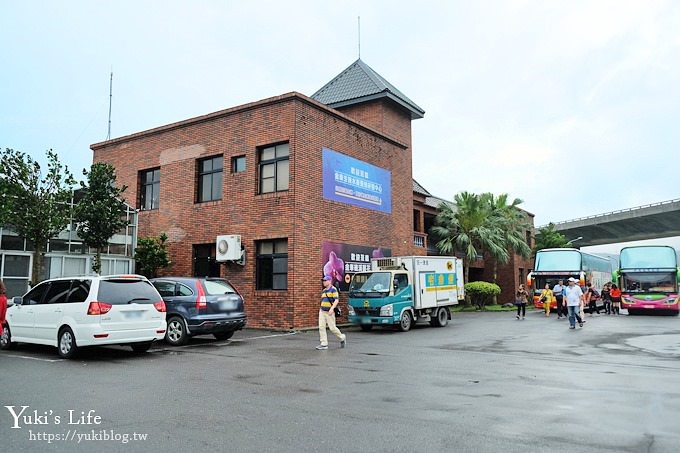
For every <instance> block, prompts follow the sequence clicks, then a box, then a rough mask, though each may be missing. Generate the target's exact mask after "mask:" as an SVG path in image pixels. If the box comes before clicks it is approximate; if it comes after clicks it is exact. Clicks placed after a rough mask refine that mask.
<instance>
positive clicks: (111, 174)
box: [74, 163, 127, 274]
mask: <svg viewBox="0 0 680 453" xmlns="http://www.w3.org/2000/svg"><path fill="white" fill-rule="evenodd" d="M83 175H85V176H86V178H87V183H85V182H83V181H81V182H80V185H81V187H82V198H81V199H80V201H78V204H77V205H76V208H75V215H74V219H75V221H76V222H77V226H76V231H77V233H78V236H80V237H81V238H82V240H83V242H84V243H85V244H87V245H88V246H89V247H92V248H93V249H95V250H96V253H95V257H94V260H93V261H92V271H93V272H95V273H97V274H99V273H100V272H101V269H102V263H101V253H102V251H103V250H104V248H105V247H106V246H107V245H108V242H109V239H111V237H113V235H114V234H116V233H118V232H119V231H121V230H122V229H123V228H124V227H125V226H126V225H127V220H125V210H126V206H125V201H124V200H123V198H122V197H121V195H122V193H123V192H124V191H125V189H126V188H127V187H126V186H123V187H120V188H118V187H116V173H115V169H114V168H113V167H112V166H111V165H109V164H106V163H96V164H93V165H92V167H91V168H90V171H89V172H88V171H87V170H83Z"/></svg>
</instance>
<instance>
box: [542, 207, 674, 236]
mask: <svg viewBox="0 0 680 453" xmlns="http://www.w3.org/2000/svg"><path fill="white" fill-rule="evenodd" d="M553 225H555V231H558V232H560V233H561V234H563V235H564V236H565V237H567V239H569V238H578V237H580V238H581V239H579V241H578V244H577V245H578V247H586V246H590V245H604V244H613V243H616V242H628V241H640V240H644V239H658V238H665V237H672V236H680V199H675V200H669V201H662V202H660V203H653V204H648V205H645V206H638V207H635V208H630V209H622V210H619V211H613V212H608V213H605V214H598V215H593V216H589V217H582V218H580V219H573V220H567V221H564V222H557V223H553Z"/></svg>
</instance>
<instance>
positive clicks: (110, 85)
mask: <svg viewBox="0 0 680 453" xmlns="http://www.w3.org/2000/svg"><path fill="white" fill-rule="evenodd" d="M112 100H113V68H111V78H110V79H109V130H108V132H107V134H106V140H111V102H112Z"/></svg>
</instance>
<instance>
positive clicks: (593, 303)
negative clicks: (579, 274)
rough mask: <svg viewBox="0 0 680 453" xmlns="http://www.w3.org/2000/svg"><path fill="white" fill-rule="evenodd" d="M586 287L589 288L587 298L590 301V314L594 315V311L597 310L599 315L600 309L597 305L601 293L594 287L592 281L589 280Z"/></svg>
mask: <svg viewBox="0 0 680 453" xmlns="http://www.w3.org/2000/svg"><path fill="white" fill-rule="evenodd" d="M586 287H587V288H588V289H586V294H585V299H586V302H587V303H588V312H589V313H590V316H593V312H597V314H598V315H599V314H600V309H599V308H598V307H597V299H598V298H599V297H600V294H599V293H598V292H597V290H596V289H595V288H593V284H592V283H591V282H588V284H587V285H586Z"/></svg>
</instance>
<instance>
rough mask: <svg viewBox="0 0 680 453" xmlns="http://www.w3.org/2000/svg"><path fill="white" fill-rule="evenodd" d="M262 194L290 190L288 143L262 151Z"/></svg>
mask: <svg viewBox="0 0 680 453" xmlns="http://www.w3.org/2000/svg"><path fill="white" fill-rule="evenodd" d="M259 159H260V193H271V192H281V191H284V190H288V173H289V170H288V169H289V147H288V143H281V144H280V145H274V146H268V147H266V148H262V149H260V152H259Z"/></svg>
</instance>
